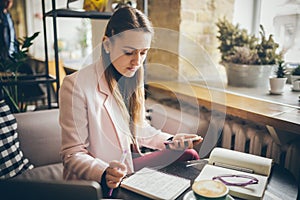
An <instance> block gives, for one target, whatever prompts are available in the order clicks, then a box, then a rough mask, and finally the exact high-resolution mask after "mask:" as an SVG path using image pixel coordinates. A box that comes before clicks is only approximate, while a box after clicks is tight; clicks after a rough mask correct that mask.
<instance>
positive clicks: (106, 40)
mask: <svg viewBox="0 0 300 200" xmlns="http://www.w3.org/2000/svg"><path fill="white" fill-rule="evenodd" d="M102 42H103V47H104V50H105V52H106V53H107V54H109V50H110V41H109V38H108V37H107V36H104V37H103V39H102Z"/></svg>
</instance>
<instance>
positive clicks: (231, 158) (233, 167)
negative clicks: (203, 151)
mask: <svg viewBox="0 0 300 200" xmlns="http://www.w3.org/2000/svg"><path fill="white" fill-rule="evenodd" d="M217 165H219V166H217ZM271 167H272V159H269V158H264V157H260V156H255V155H252V154H247V153H242V152H237V151H232V150H228V149H224V148H215V149H214V150H213V151H212V152H211V154H210V157H209V161H208V164H207V165H205V166H204V168H203V169H202V171H201V172H200V174H199V176H198V177H197V178H196V179H195V181H199V180H207V179H209V180H211V179H212V178H213V177H214V176H222V175H248V176H251V177H254V178H256V179H258V184H250V185H247V186H243V187H241V186H228V187H229V194H231V195H232V196H236V197H240V198H245V199H253V200H257V199H262V197H263V194H264V191H265V188H266V185H267V183H268V177H269V175H270V172H271ZM250 172H251V173H250ZM227 180H228V179H227Z"/></svg>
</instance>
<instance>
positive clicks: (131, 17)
mask: <svg viewBox="0 0 300 200" xmlns="http://www.w3.org/2000/svg"><path fill="white" fill-rule="evenodd" d="M127 30H138V31H141V30H142V31H145V32H149V33H151V34H152V33H153V28H152V25H151V23H150V21H149V20H148V18H147V17H146V16H145V15H144V14H143V13H142V12H141V11H139V10H137V9H135V8H132V7H123V8H119V9H118V10H117V11H115V13H114V14H113V15H112V17H111V18H110V20H109V22H108V24H107V27H106V30H105V36H107V37H109V38H112V36H114V35H116V34H119V33H122V32H124V31H127ZM101 53H102V58H103V64H104V66H105V67H106V69H105V72H104V74H105V78H106V81H107V82H108V86H109V89H110V91H111V92H112V94H113V96H114V97H115V99H116V101H117V103H118V105H119V106H120V108H121V111H122V114H123V116H124V118H125V120H126V121H127V122H128V123H129V127H130V131H131V133H132V135H133V137H134V138H135V126H137V125H141V124H142V122H143V120H144V119H143V118H144V113H143V109H144V87H143V84H144V69H143V67H140V68H139V69H138V70H137V72H136V73H135V75H134V76H133V77H130V78H123V77H121V78H120V80H116V78H115V74H114V73H115V71H114V66H113V65H112V64H111V60H110V57H109V54H108V53H106V52H105V50H104V46H103V44H102V49H101ZM118 82H122V84H123V86H124V88H123V89H124V91H122V92H123V93H122V94H121V91H120V89H119V87H118Z"/></svg>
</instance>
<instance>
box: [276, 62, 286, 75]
mask: <svg viewBox="0 0 300 200" xmlns="http://www.w3.org/2000/svg"><path fill="white" fill-rule="evenodd" d="M276 77H277V78H285V77H286V66H285V64H284V61H282V60H280V61H278V67H277V70H276Z"/></svg>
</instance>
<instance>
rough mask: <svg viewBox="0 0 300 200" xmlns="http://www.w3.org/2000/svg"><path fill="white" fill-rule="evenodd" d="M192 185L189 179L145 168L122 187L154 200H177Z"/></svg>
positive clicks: (126, 180) (129, 178)
mask: <svg viewBox="0 0 300 200" xmlns="http://www.w3.org/2000/svg"><path fill="white" fill-rule="evenodd" d="M190 184H191V183H190V180H188V179H185V178H181V177H178V176H174V175H170V174H166V173H163V172H159V171H157V170H153V169H149V168H143V169H141V170H139V171H138V172H136V173H135V174H133V175H132V176H130V177H128V178H126V179H124V180H123V181H122V183H121V187H123V188H126V189H128V190H131V191H134V192H136V193H139V194H141V195H144V196H146V197H149V198H152V199H176V197H178V196H179V195H180V194H181V193H182V192H184V191H185V190H186V189H188V188H189V187H190Z"/></svg>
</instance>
